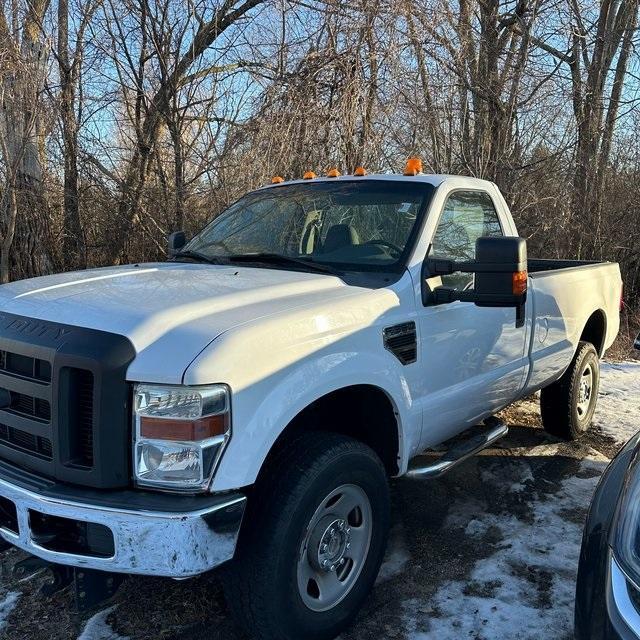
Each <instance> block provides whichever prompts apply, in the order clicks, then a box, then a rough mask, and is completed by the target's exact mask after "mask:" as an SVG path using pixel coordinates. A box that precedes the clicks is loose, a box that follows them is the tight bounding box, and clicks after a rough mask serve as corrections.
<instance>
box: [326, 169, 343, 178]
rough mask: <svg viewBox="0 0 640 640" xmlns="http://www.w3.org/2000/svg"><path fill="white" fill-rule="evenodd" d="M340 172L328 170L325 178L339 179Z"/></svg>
mask: <svg viewBox="0 0 640 640" xmlns="http://www.w3.org/2000/svg"><path fill="white" fill-rule="evenodd" d="M339 177H340V172H339V171H338V170H337V169H329V171H327V178H339Z"/></svg>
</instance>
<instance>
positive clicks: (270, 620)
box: [225, 432, 389, 640]
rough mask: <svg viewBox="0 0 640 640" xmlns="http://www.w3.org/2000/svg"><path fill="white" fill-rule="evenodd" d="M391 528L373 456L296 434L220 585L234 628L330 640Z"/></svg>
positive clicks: (267, 479) (342, 442)
mask: <svg viewBox="0 0 640 640" xmlns="http://www.w3.org/2000/svg"><path fill="white" fill-rule="evenodd" d="M388 527H389V488H388V482H387V477H386V472H385V469H384V467H383V465H382V463H381V462H380V460H379V458H378V457H377V456H376V454H375V453H374V452H373V451H372V450H371V449H370V448H369V447H367V446H365V445H364V444H362V443H360V442H357V441H355V440H352V439H350V438H346V437H343V436H340V435H337V434H331V433H324V432H313V433H306V434H302V435H301V436H300V437H298V438H296V439H295V440H293V441H292V442H291V443H289V445H287V446H286V447H285V448H283V449H282V450H281V451H280V452H279V453H278V454H277V455H276V456H275V458H274V459H273V460H272V461H271V462H270V464H269V467H268V469H267V471H266V472H265V474H264V475H263V477H261V479H260V480H259V483H258V485H257V486H256V492H255V494H254V495H253V496H251V499H250V503H249V507H248V512H247V519H246V521H245V523H244V525H243V531H242V535H241V539H240V542H239V546H238V552H237V554H236V559H235V560H234V562H233V563H232V565H231V566H230V567H229V569H228V570H227V576H226V580H225V583H226V584H225V593H226V596H227V601H228V603H229V606H230V608H231V610H232V612H233V614H234V618H235V620H236V622H237V623H238V624H239V625H240V626H241V627H242V628H243V629H244V631H245V632H246V633H247V634H248V635H249V636H250V637H254V638H259V639H260V640H294V639H295V640H300V639H301V638H305V639H309V640H330V639H331V638H335V637H336V636H337V635H338V634H339V633H340V632H341V631H342V630H343V629H344V628H345V627H346V626H347V625H348V624H349V622H351V620H352V619H353V618H354V617H355V615H356V613H357V612H358V609H359V608H360V606H361V605H362V603H363V602H364V600H365V599H366V597H367V595H368V593H369V591H370V589H371V587H372V586H373V583H374V581H375V578H376V576H377V574H378V570H379V568H380V564H381V562H382V559H383V556H384V551H385V547H386V541H387V532H388Z"/></svg>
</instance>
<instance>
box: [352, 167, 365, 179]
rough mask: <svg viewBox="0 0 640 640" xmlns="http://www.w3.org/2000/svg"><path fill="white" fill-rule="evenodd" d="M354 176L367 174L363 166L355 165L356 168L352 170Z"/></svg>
mask: <svg viewBox="0 0 640 640" xmlns="http://www.w3.org/2000/svg"><path fill="white" fill-rule="evenodd" d="M353 175H354V176H359V177H362V176H366V175H367V170H366V169H365V168H364V167H356V170H355V171H354V172H353Z"/></svg>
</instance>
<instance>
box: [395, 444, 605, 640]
mask: <svg viewBox="0 0 640 640" xmlns="http://www.w3.org/2000/svg"><path fill="white" fill-rule="evenodd" d="M537 449H539V450H540V451H539V452H537V453H539V454H541V455H548V454H549V452H550V449H549V448H548V447H538V448H537ZM594 454H595V455H593V456H591V457H590V458H588V459H585V460H583V461H582V462H581V463H580V469H579V471H578V473H577V475H575V476H572V477H570V478H568V479H567V480H565V481H564V482H563V483H562V486H561V487H560V489H559V491H558V492H557V493H554V494H552V495H547V496H545V497H544V498H538V499H535V500H534V501H533V503H532V504H531V506H532V509H533V522H531V521H530V520H528V519H518V517H517V516H516V515H514V514H513V513H510V512H509V511H504V512H502V513H500V514H499V515H496V514H495V513H482V511H480V510H478V509H477V506H478V505H475V506H473V505H469V504H461V505H459V507H458V506H454V507H453V508H452V512H451V513H450V516H449V519H448V523H447V525H448V526H450V525H454V526H455V525H456V524H459V523H462V522H468V524H467V526H466V528H465V533H466V534H467V535H470V536H474V537H476V538H477V539H478V544H479V545H483V544H485V543H484V541H483V540H482V538H483V535H484V534H485V532H486V531H487V530H488V529H489V528H492V530H494V531H495V530H496V529H497V530H498V531H499V534H500V536H499V539H500V542H498V543H497V544H496V545H495V547H496V551H495V552H494V553H493V554H492V555H490V556H489V557H487V558H484V559H482V560H479V561H478V562H476V564H475V565H474V567H473V570H472V572H471V574H470V576H468V577H465V579H464V580H463V581H457V582H449V583H445V584H444V585H441V586H440V587H439V589H438V590H437V592H436V594H435V596H434V597H433V598H432V599H430V600H429V601H428V602H421V601H419V600H410V601H408V602H406V603H405V625H406V632H407V638H408V640H459V639H460V638H473V639H474V640H496V639H498V638H499V639H500V640H540V639H541V638H545V639H546V638H549V639H551V638H553V639H554V640H560V639H564V638H567V639H568V638H571V637H572V625H573V602H574V589H575V574H576V570H577V564H578V555H579V551H580V548H579V541H580V539H581V535H582V519H581V518H571V517H567V516H568V514H575V513H576V512H580V510H583V509H584V508H585V506H586V505H588V504H589V502H590V499H591V495H592V493H593V491H594V489H595V485H596V483H597V480H598V477H599V475H600V474H601V473H602V470H603V469H604V467H605V466H606V463H607V462H608V461H607V459H606V458H604V457H602V456H600V455H599V454H597V452H594ZM493 470H494V471H495V474H492V473H491V471H489V472H485V473H484V474H483V476H484V480H485V481H487V482H491V483H494V484H497V485H499V484H500V482H501V477H500V471H501V467H500V466H497V465H496V466H495V468H494V469H493ZM492 475H493V477H491V476H492ZM522 482H523V484H524V483H528V482H533V480H532V476H531V474H530V471H529V470H526V469H525V470H523V476H522ZM470 511H472V512H473V513H474V514H476V515H475V517H474V518H473V519H472V520H470V521H469V512H470Z"/></svg>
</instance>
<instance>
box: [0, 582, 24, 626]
mask: <svg viewBox="0 0 640 640" xmlns="http://www.w3.org/2000/svg"><path fill="white" fill-rule="evenodd" d="M18 598H20V594H19V593H18V592H17V591H9V593H7V594H6V595H5V597H4V599H3V600H0V629H2V628H3V627H4V625H5V624H6V620H7V618H8V617H9V614H10V613H11V612H12V611H13V608H14V607H15V606H16V604H17V602H18Z"/></svg>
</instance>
